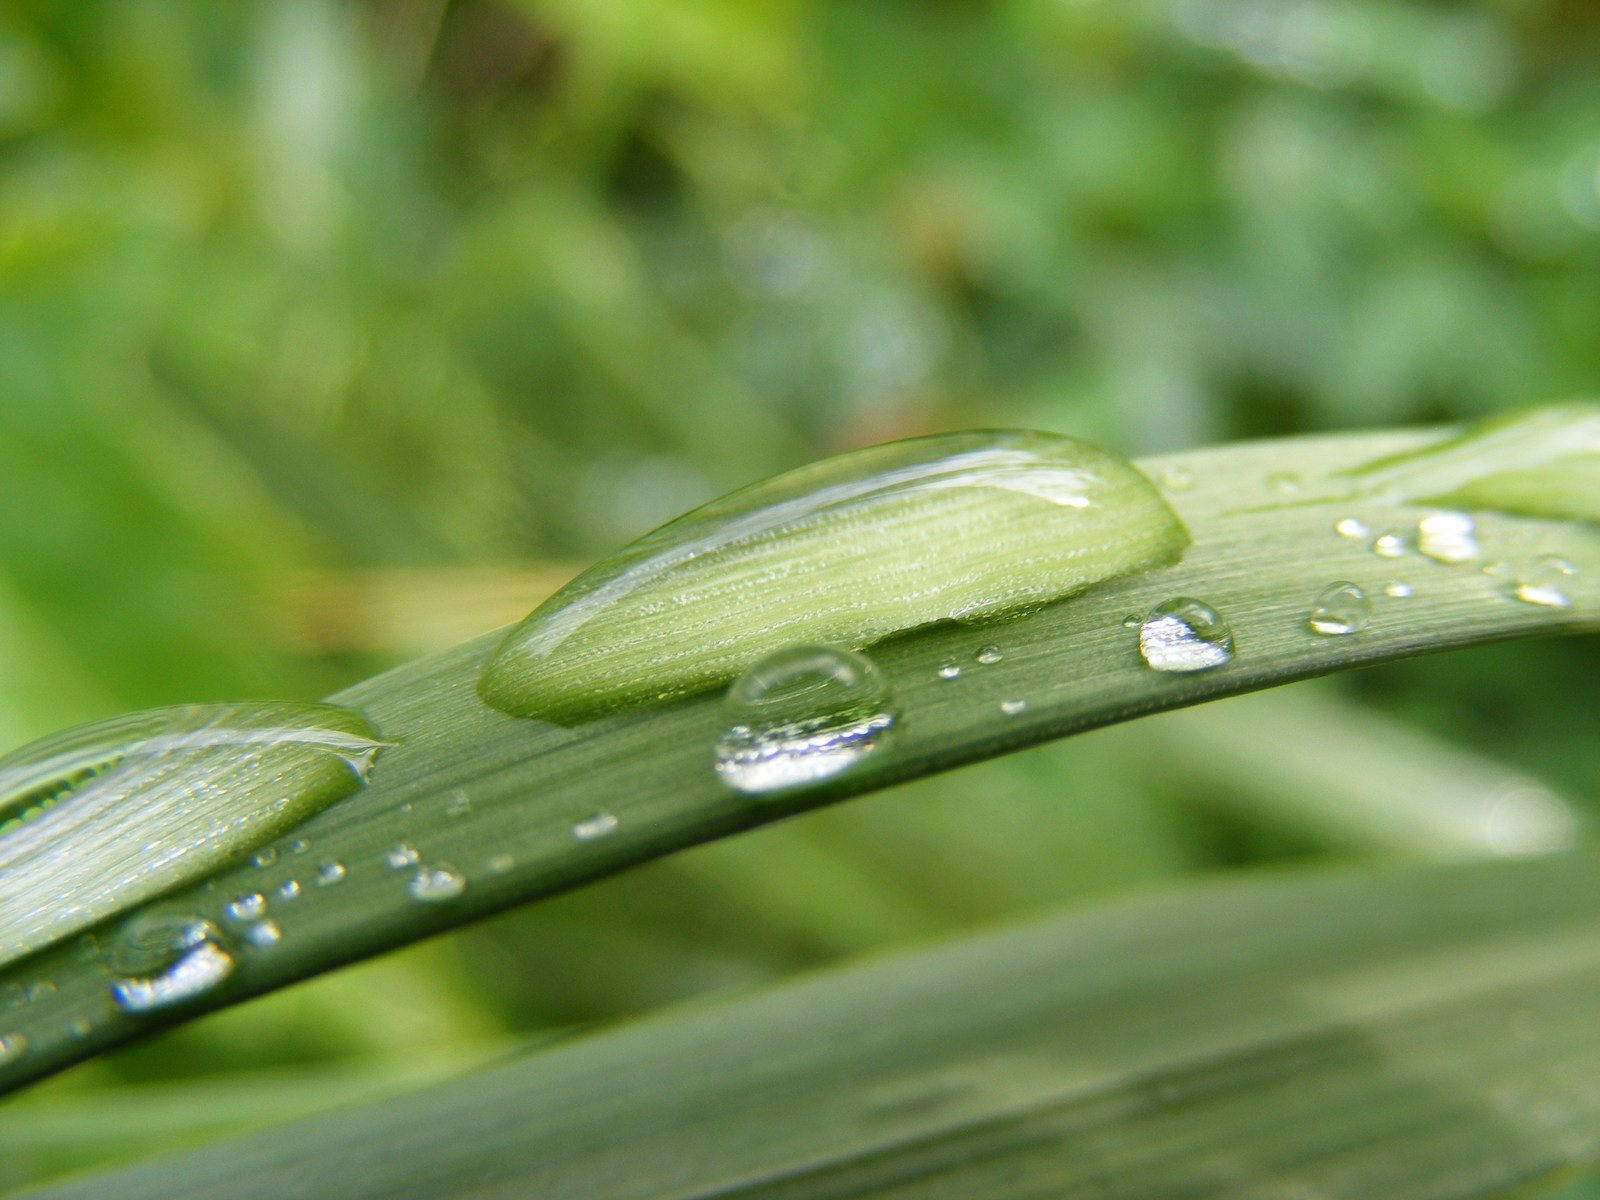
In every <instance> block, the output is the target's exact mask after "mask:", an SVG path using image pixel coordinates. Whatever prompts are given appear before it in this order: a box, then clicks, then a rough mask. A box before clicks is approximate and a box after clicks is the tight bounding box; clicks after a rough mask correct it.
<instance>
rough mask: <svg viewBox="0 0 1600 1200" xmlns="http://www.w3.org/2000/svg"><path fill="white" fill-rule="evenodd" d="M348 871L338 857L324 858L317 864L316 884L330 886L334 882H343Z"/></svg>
mask: <svg viewBox="0 0 1600 1200" xmlns="http://www.w3.org/2000/svg"><path fill="white" fill-rule="evenodd" d="M349 873H350V872H348V871H347V870H345V866H344V864H343V863H342V862H340V861H339V860H338V859H336V858H330V859H325V860H324V861H323V862H321V863H319V864H318V866H317V886H318V887H332V886H333V885H334V884H336V883H343V882H344V877H345V876H346V875H348V874H349Z"/></svg>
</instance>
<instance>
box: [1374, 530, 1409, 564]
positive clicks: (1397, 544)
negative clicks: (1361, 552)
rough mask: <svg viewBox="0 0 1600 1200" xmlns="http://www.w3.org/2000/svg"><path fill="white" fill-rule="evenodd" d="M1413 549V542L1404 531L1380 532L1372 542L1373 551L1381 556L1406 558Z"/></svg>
mask: <svg viewBox="0 0 1600 1200" xmlns="http://www.w3.org/2000/svg"><path fill="white" fill-rule="evenodd" d="M1410 551H1411V544H1410V543H1409V542H1407V541H1406V536H1405V534H1403V533H1396V532H1394V531H1392V530H1391V531H1390V532H1389V533H1384V534H1380V535H1379V536H1378V538H1377V539H1376V540H1375V541H1374V542H1373V543H1372V552H1373V553H1374V554H1376V555H1377V556H1378V557H1379V558H1404V557H1405V556H1406V555H1407V554H1408V553H1410Z"/></svg>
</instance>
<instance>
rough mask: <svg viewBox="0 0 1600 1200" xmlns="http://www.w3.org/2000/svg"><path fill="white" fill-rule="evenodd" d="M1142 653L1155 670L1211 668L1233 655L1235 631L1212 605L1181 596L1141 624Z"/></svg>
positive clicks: (1158, 609)
mask: <svg viewBox="0 0 1600 1200" xmlns="http://www.w3.org/2000/svg"><path fill="white" fill-rule="evenodd" d="M1139 653H1140V654H1141V655H1142V656H1143V657H1144V661H1145V662H1146V663H1147V664H1148V665H1149V666H1150V668H1151V669H1152V670H1156V671H1208V670H1210V669H1211V668H1213V667H1220V666H1222V665H1223V664H1224V663H1226V662H1228V661H1229V660H1230V659H1232V658H1233V630H1232V629H1230V628H1229V627H1228V623H1227V622H1226V621H1224V620H1223V619H1222V617H1221V615H1219V614H1218V612H1217V610H1216V609H1214V608H1212V607H1211V606H1210V605H1209V604H1206V603H1205V602H1204V601H1201V600H1196V599H1194V598H1193V597H1191V596H1178V597H1176V598H1174V599H1172V600H1168V601H1166V602H1165V603H1164V604H1159V605H1157V606H1156V607H1155V608H1154V609H1152V610H1151V613H1150V615H1149V616H1148V617H1146V618H1145V619H1144V621H1143V622H1142V623H1141V624H1140V626H1139Z"/></svg>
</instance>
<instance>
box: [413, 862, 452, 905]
mask: <svg viewBox="0 0 1600 1200" xmlns="http://www.w3.org/2000/svg"><path fill="white" fill-rule="evenodd" d="M406 890H407V891H408V892H410V893H411V898H412V899H413V900H421V901H422V902H423V903H424V904H438V903H441V902H443V901H445V900H454V899H455V898H456V897H457V896H459V895H461V893H462V892H464V891H466V890H467V877H466V876H465V875H463V874H461V872H460V871H457V870H456V869H455V868H454V867H450V866H445V865H443V864H441V865H440V866H437V867H424V868H423V869H422V870H420V871H418V872H417V873H416V874H415V875H413V876H412V877H411V882H410V883H408V884H407V885H406Z"/></svg>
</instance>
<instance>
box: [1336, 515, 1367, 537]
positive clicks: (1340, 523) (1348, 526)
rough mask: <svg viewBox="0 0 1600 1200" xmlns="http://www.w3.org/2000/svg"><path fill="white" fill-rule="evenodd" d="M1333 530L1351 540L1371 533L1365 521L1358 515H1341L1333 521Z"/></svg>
mask: <svg viewBox="0 0 1600 1200" xmlns="http://www.w3.org/2000/svg"><path fill="white" fill-rule="evenodd" d="M1333 531H1334V532H1335V533H1337V534H1338V535H1339V536H1340V537H1342V538H1350V539H1351V540H1352V541H1357V542H1359V541H1361V540H1362V539H1363V538H1366V537H1369V536H1370V535H1371V533H1372V530H1371V529H1370V528H1369V527H1368V526H1367V523H1366V522H1365V521H1363V520H1361V519H1360V518H1359V517H1341V518H1340V519H1339V520H1337V521H1335V522H1334V523H1333Z"/></svg>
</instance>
